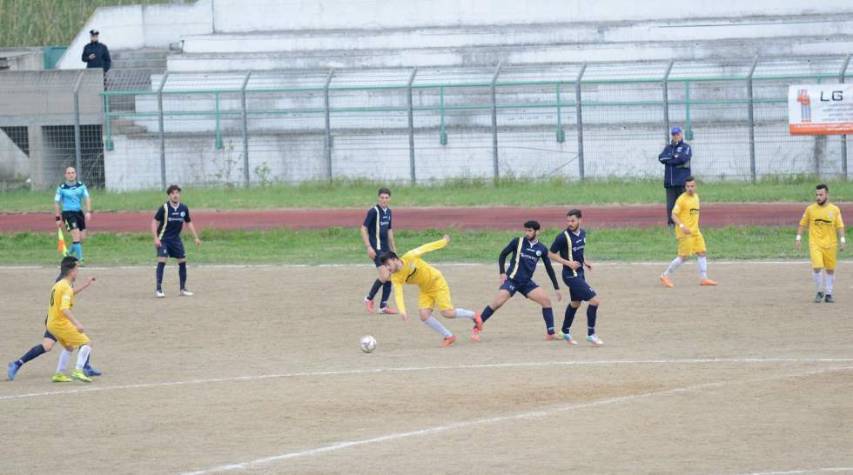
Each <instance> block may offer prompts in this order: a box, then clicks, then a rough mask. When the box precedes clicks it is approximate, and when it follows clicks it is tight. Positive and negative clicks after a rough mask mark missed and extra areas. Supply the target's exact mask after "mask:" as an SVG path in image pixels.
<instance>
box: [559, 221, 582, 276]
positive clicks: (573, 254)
mask: <svg viewBox="0 0 853 475" xmlns="http://www.w3.org/2000/svg"><path fill="white" fill-rule="evenodd" d="M584 247H586V231H584V230H583V229H578V231H577V232H576V233H573V232H571V231H569V230H568V229H565V230H563V232H561V233H560V234H558V235H557V237H555V238H554V242H553V244H551V252H553V253H554V254H559V255H560V257H562V258H563V259H566V260H567V261H576V262H579V263H580V264H581V266H580V267H579V268H578V269H577V270H575V269H572V268H571V267H569V266H566V265H564V266H563V276H564V277H578V276H581V277H583V250H584Z"/></svg>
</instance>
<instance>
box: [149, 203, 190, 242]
mask: <svg viewBox="0 0 853 475" xmlns="http://www.w3.org/2000/svg"><path fill="white" fill-rule="evenodd" d="M154 219H155V220H156V221H159V222H160V224H159V225H158V226H157V237H159V238H160V240H164V239H166V240H168V239H177V238H180V237H181V230H182V229H183V228H184V223H189V222H190V221H192V220H191V219H190V209H189V208H187V205H185V204H183V203H178V206H172V203H171V202H169V201H167V202H165V203H163V206H161V207H160V209H158V210H157V212H156V213H155V214H154Z"/></svg>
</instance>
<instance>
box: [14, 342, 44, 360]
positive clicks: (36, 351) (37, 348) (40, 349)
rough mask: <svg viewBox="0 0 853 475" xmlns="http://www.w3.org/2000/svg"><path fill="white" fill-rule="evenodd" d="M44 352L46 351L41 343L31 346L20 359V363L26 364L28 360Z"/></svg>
mask: <svg viewBox="0 0 853 475" xmlns="http://www.w3.org/2000/svg"><path fill="white" fill-rule="evenodd" d="M44 353H45V351H44V347H43V346H41V344H39V345H36V346H34V347H32V348H30V351H28V352H26V354H24V356H22V357H21V359H19V360H18V363H20V364H24V363H26V362H27V361H30V360H34V359H36V358H38V357H39V356H41V355H43V354H44Z"/></svg>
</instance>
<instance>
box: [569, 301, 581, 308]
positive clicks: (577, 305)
mask: <svg viewBox="0 0 853 475" xmlns="http://www.w3.org/2000/svg"><path fill="white" fill-rule="evenodd" d="M569 305H571V306H572V308H578V307H580V306H581V301H580V300H573V301H572V303H570V304H569Z"/></svg>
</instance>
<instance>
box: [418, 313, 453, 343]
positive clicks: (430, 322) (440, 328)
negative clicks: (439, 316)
mask: <svg viewBox="0 0 853 475" xmlns="http://www.w3.org/2000/svg"><path fill="white" fill-rule="evenodd" d="M424 323H426V324H427V326H428V327H430V328H432V329H433V330H435V331H436V332H438V333H440V334H441V336H443V337H445V338H447V337H449V336H451V335H453V333H450V330H448V329H447V328H444V325H442V324H441V322H439V321H438V320H436V319H435V317H433V316H432V315H430V316H429V318H427V319H426V320H424Z"/></svg>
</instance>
